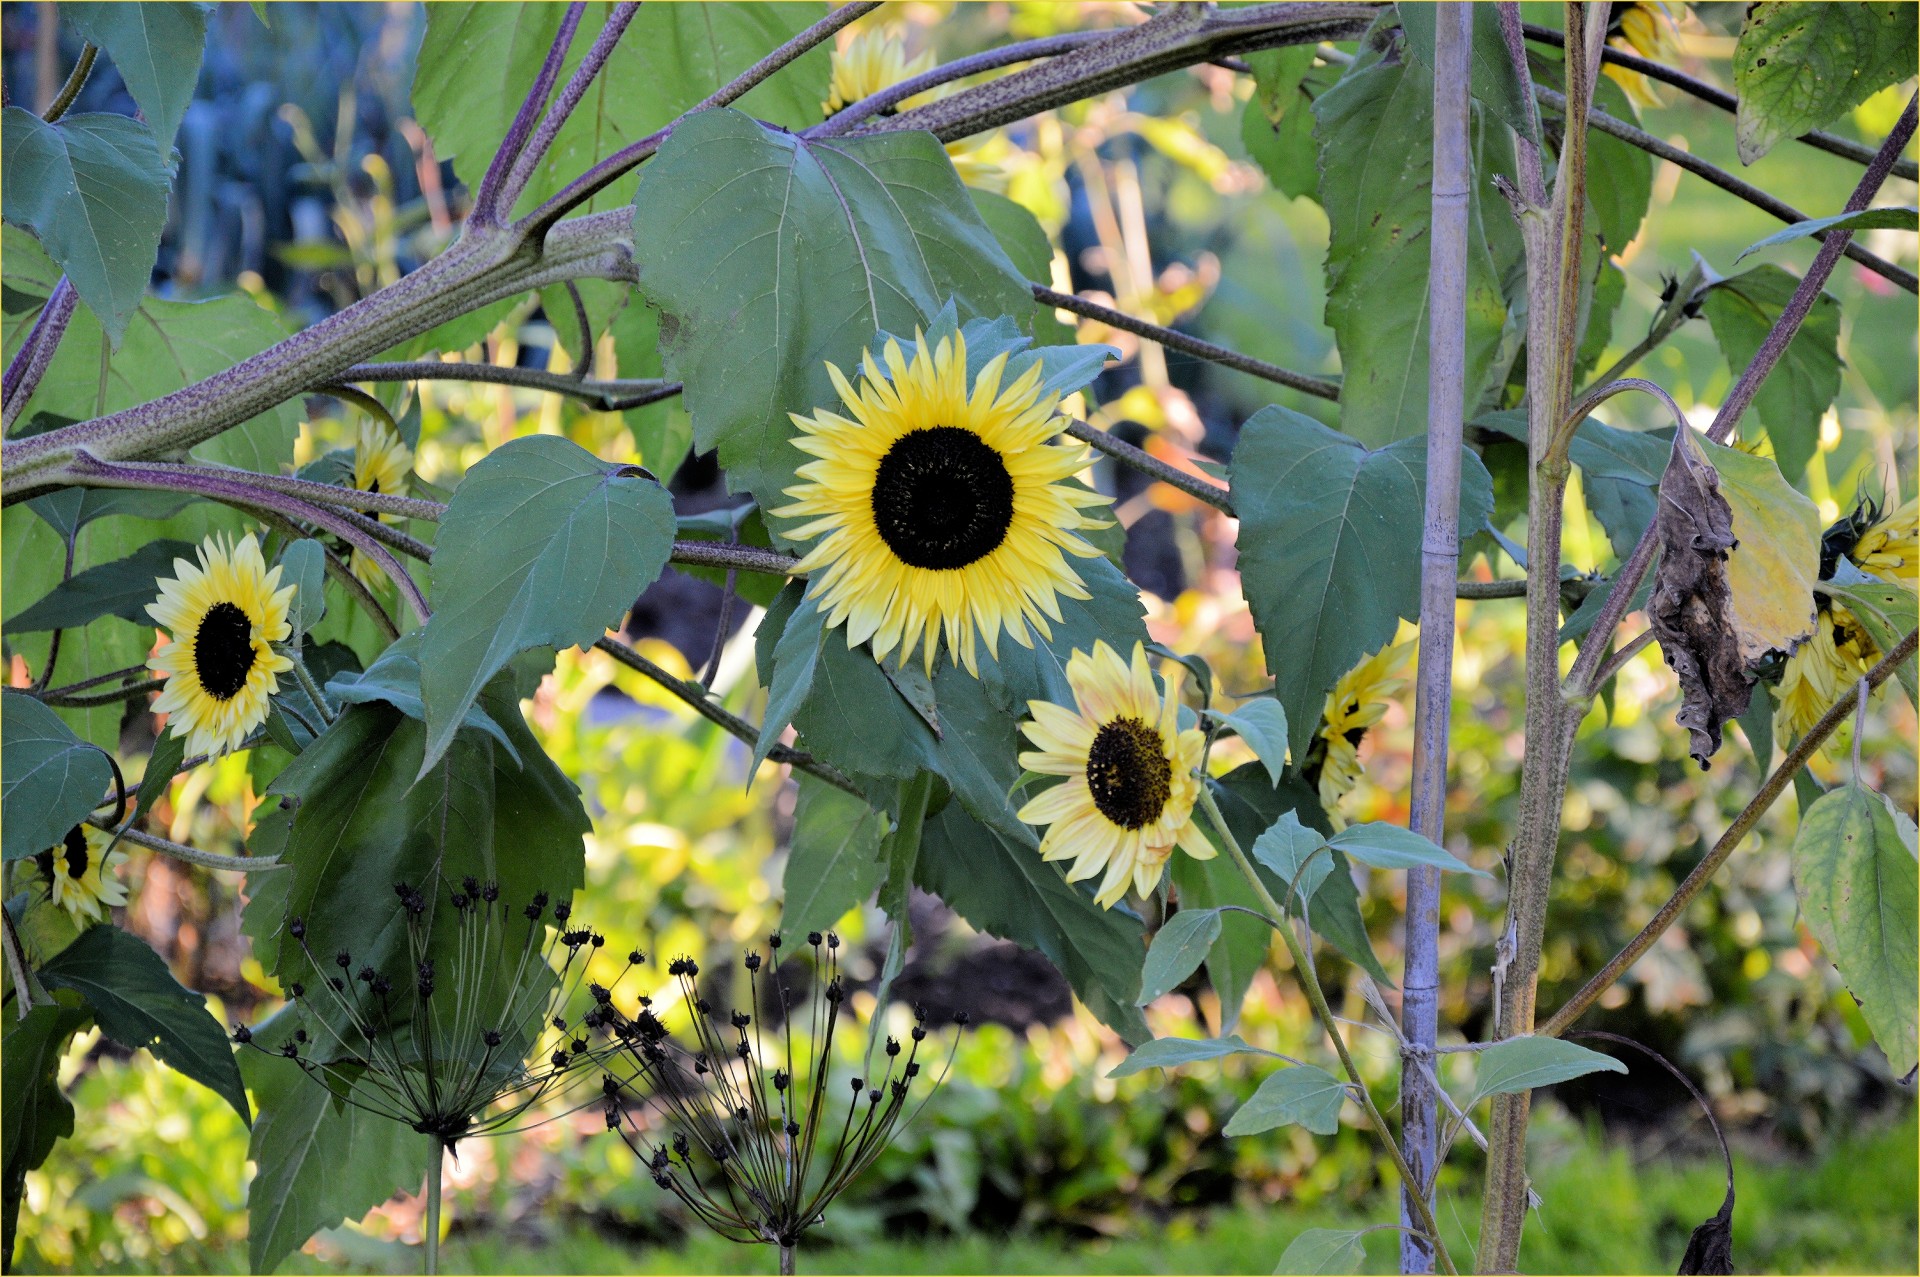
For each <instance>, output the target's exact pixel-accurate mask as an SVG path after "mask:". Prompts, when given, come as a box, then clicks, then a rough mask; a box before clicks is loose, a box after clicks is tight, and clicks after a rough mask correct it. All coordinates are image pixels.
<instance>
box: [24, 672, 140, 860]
mask: <svg viewBox="0 0 1920 1277" xmlns="http://www.w3.org/2000/svg"><path fill="white" fill-rule="evenodd" d="M0 705H4V706H5V709H4V711H0V810H3V811H5V812H6V819H5V820H4V821H0V854H4V858H5V859H7V860H18V859H20V858H21V857H22V856H36V855H38V854H40V853H41V852H43V851H45V850H46V849H47V848H49V847H51V846H53V845H54V844H55V843H58V842H59V841H60V840H61V839H62V838H65V837H66V836H67V831H68V830H69V829H72V828H73V827H74V826H75V825H77V824H79V823H80V822H81V821H82V820H83V819H85V818H86V815H87V813H88V812H90V811H92V810H93V808H94V806H95V805H96V804H98V803H99V802H100V800H101V799H103V798H105V797H106V796H107V794H108V792H109V791H110V790H111V789H112V787H113V767H112V765H111V764H110V763H109V761H108V758H107V755H106V754H105V752H103V751H102V750H100V749H97V748H95V747H94V746H92V745H89V744H87V743H85V742H84V741H82V740H81V739H80V738H79V737H77V736H75V735H74V734H73V730H72V729H71V728H69V727H68V726H67V725H66V724H65V723H63V722H61V721H60V718H59V716H58V715H57V714H55V713H54V712H53V711H52V710H50V709H48V708H47V707H46V706H45V705H42V704H41V703H40V702H39V701H37V700H35V699H33V697H31V696H28V695H27V694H26V693H24V692H8V693H6V694H5V695H4V696H0Z"/></svg>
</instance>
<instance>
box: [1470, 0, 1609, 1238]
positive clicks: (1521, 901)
mask: <svg viewBox="0 0 1920 1277" xmlns="http://www.w3.org/2000/svg"><path fill="white" fill-rule="evenodd" d="M1566 15H1567V37H1568V38H1567V65H1566V75H1567V90H1568V93H1567V100H1566V107H1565V110H1566V114H1567V131H1566V138H1565V141H1564V142H1563V144H1562V146H1561V150H1560V166H1559V170H1558V172H1557V174H1556V175H1555V179H1554V185H1553V191H1552V195H1551V201H1550V203H1549V205H1548V207H1547V208H1546V209H1545V210H1538V209H1537V206H1535V208H1530V209H1528V210H1527V211H1526V212H1524V213H1523V214H1522V216H1521V218H1520V229H1521V234H1522V237H1523V240H1524V242H1525V246H1526V258H1527V281H1528V283H1527V287H1528V304H1527V352H1528V359H1527V455H1528V461H1529V465H1530V470H1531V473H1530V481H1529V484H1528V502H1527V563H1528V568H1527V646H1526V678H1527V706H1526V746H1525V753H1524V756H1523V758H1522V761H1521V775H1520V801H1519V810H1518V812H1517V813H1516V816H1515V831H1514V837H1513V841H1512V842H1511V843H1510V844H1509V846H1508V849H1507V893H1508V898H1507V924H1506V929H1505V932H1504V934H1503V936H1502V939H1501V942H1500V948H1499V953H1498V956H1497V958H1496V963H1497V965H1496V968H1495V988H1496V990H1498V1002H1499V1005H1498V1006H1497V1007H1496V1008H1495V1015H1496V1026H1497V1027H1496V1030H1495V1036H1497V1037H1502V1038H1506V1037H1513V1036H1515V1035H1517V1034H1521V1033H1526V1032H1528V1031H1529V1030H1531V1028H1532V1027H1533V1014H1534V996H1535V994H1534V990H1535V984H1536V982H1537V980H1538V977H1539V965H1540V945H1541V940H1542V937H1543V935H1544V932H1545V928H1546V912H1547V898H1548V895H1549V893H1550V891H1551V888H1552V884H1553V862H1554V857H1555V854H1556V852H1557V851H1558V848H1559V834H1560V809H1561V805H1562V801H1563V799H1564V797H1565V789H1566V770H1565V767H1564V765H1563V760H1562V758H1561V755H1560V749H1559V744H1560V735H1561V723H1562V720H1563V719H1564V718H1565V717H1566V715H1567V713H1568V707H1567V705H1566V703H1565V702H1564V701H1563V700H1562V699H1561V697H1560V666H1559V650H1560V642H1559V629H1560V580H1559V569H1560V533H1561V517H1562V509H1563V505H1564V502H1565V498H1566V486H1567V475H1568V465H1567V460H1566V457H1565V453H1564V450H1559V451H1558V452H1556V449H1555V447H1554V444H1555V441H1556V436H1557V435H1558V433H1559V429H1560V426H1561V424H1562V423H1563V422H1564V421H1565V420H1566V417H1567V413H1568V409H1569V407H1570V406H1571V405H1570V400H1571V399H1572V395H1573V386H1572V361H1573V356H1574V350H1575V347H1576V345H1577V341H1576V337H1577V331H1576V330H1577V324H1578V308H1579V292H1580V278H1579V276H1580V253H1581V247H1582V243H1581V241H1582V237H1583V233H1584V223H1585V218H1584V210H1585V207H1586V187H1587V182H1586V155H1587V149H1586V138H1587V120H1586V117H1587V109H1588V107H1589V105H1590V103H1591V101H1592V93H1593V73H1594V63H1595V60H1596V59H1595V54H1596V52H1597V50H1598V47H1599V45H1600V44H1601V43H1602V42H1603V40H1604V36H1605V24H1606V9H1605V6H1604V5H1596V6H1594V8H1593V11H1592V12H1591V13H1589V11H1588V10H1587V9H1586V8H1585V7H1584V6H1582V5H1581V4H1579V3H1578V2H1577V0H1573V2H1570V3H1568V4H1567V6H1566ZM1589 23H1591V24H1593V25H1594V26H1596V27H1598V28H1599V29H1598V30H1589ZM1503 33H1504V35H1505V36H1506V42H1507V44H1508V48H1509V52H1510V53H1511V52H1512V49H1513V45H1514V42H1515V41H1514V34H1515V33H1514V31H1513V29H1512V22H1511V21H1510V20H1509V21H1506V22H1503ZM1515 71H1516V73H1517V74H1519V75H1520V76H1521V77H1522V78H1521V85H1522V87H1523V88H1525V87H1530V84H1531V81H1530V78H1529V76H1528V72H1527V70H1526V67H1525V59H1524V57H1521V58H1518V59H1515ZM1522 149H1523V150H1524V149H1525V148H1524V147H1523V148H1522ZM1523 174H1524V170H1523ZM1527 1102H1528V1097H1527V1095H1526V1094H1525V1093H1522V1094H1520V1095H1517V1096H1500V1097H1497V1098H1496V1100H1495V1103H1494V1110H1493V1125H1492V1130H1491V1132H1490V1135H1489V1140H1488V1151H1487V1180H1486V1192H1485V1197H1484V1201H1483V1205H1482V1215H1481V1223H1480V1252H1479V1262H1480V1267H1481V1269H1482V1271H1487V1270H1492V1271H1496V1272H1504V1271H1507V1270H1509V1269H1511V1268H1512V1267H1513V1266H1514V1264H1515V1263H1516V1262H1517V1260H1518V1256H1519V1249H1520V1231H1521V1228H1522V1226H1523V1225H1524V1223H1525V1221H1526V1209H1527V1196H1526V1190H1527V1179H1526V1130H1527Z"/></svg>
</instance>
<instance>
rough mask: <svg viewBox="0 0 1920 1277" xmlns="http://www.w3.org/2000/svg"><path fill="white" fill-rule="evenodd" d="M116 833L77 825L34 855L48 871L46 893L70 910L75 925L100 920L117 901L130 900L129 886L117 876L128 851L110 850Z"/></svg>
mask: <svg viewBox="0 0 1920 1277" xmlns="http://www.w3.org/2000/svg"><path fill="white" fill-rule="evenodd" d="M112 842H113V835H112V834H109V833H104V832H102V831H101V830H98V829H95V828H94V827H93V826H91V825H75V826H74V827H73V828H72V829H69V830H68V831H67V836H66V837H65V838H64V839H62V840H61V842H60V845H59V846H58V847H54V848H52V849H51V850H48V851H43V852H41V853H40V854H39V855H38V856H36V857H34V860H35V862H36V863H37V864H38V865H39V867H40V871H41V872H42V873H43V874H45V875H46V879H47V896H48V898H49V899H50V900H52V901H53V903H54V904H56V905H58V906H59V907H60V908H62V909H65V910H66V911H67V916H68V917H70V918H72V919H73V922H74V925H75V926H85V925H86V924H87V923H88V922H99V921H101V920H103V919H104V918H105V917H106V911H107V910H108V909H110V908H112V907H113V906H114V905H124V904H125V903H127V889H126V887H125V886H123V885H122V884H121V882H120V880H119V879H118V878H116V877H115V876H114V873H113V871H114V868H115V866H117V865H119V864H121V863H122V862H124V861H125V860H126V858H127V856H126V853H125V852H123V851H121V850H120V849H119V848H118V847H115V848H114V849H113V850H112V851H108V850H107V847H108V845H109V844H111V843H112Z"/></svg>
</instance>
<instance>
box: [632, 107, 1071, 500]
mask: <svg viewBox="0 0 1920 1277" xmlns="http://www.w3.org/2000/svg"><path fill="white" fill-rule="evenodd" d="M633 230H634V242H635V243H636V244H644V245H645V246H646V248H645V250H644V251H642V252H641V253H640V254H639V257H640V288H641V291H642V292H643V293H645V294H646V296H647V299H648V300H649V301H650V302H651V303H652V304H653V305H655V306H657V307H659V308H660V310H661V311H662V312H663V315H664V318H663V320H662V325H661V333H662V341H661V348H662V353H663V355H664V357H665V362H666V370H667V375H668V376H670V377H673V378H675V379H676V380H679V381H682V382H684V383H686V387H687V391H686V403H687V409H688V411H689V412H691V413H692V414H693V429H694V442H695V446H696V447H698V448H701V449H707V448H713V447H716V446H717V447H719V449H720V460H721V463H722V464H723V465H725V466H726V468H727V474H728V481H729V482H730V483H731V484H732V485H733V486H734V487H735V488H736V489H743V488H744V489H745V490H747V491H750V492H752V493H753V494H754V496H755V497H756V498H757V499H758V500H759V501H760V504H761V505H762V506H763V507H765V508H768V509H771V508H773V507H775V506H777V505H780V504H782V501H783V497H782V489H784V488H785V487H787V486H788V485H789V484H790V483H791V482H792V476H793V472H794V470H795V469H796V468H797V467H798V465H799V464H800V462H802V461H804V460H805V456H804V454H802V453H801V452H800V451H799V450H798V449H796V448H794V447H793V446H792V445H791V444H790V442H789V440H790V439H791V438H792V437H793V435H794V433H795V428H794V426H793V425H792V423H791V422H790V421H789V420H788V418H787V414H788V413H790V412H802V413H804V412H809V411H811V410H813V409H814V408H817V407H822V406H831V405H837V404H838V403H839V396H838V395H837V394H836V393H835V392H834V388H833V383H832V382H831V380H830V379H829V378H828V376H827V373H826V369H825V364H826V363H827V362H829V361H831V362H832V363H835V364H837V365H839V366H840V367H841V368H842V369H843V370H847V371H851V370H852V369H853V368H854V367H855V366H856V364H857V363H858V361H859V358H860V352H861V351H862V350H863V349H865V348H866V347H867V345H868V343H870V342H871V341H872V340H873V338H874V335H875V334H876V333H878V332H881V331H883V330H884V331H889V332H895V333H906V334H910V333H912V332H913V330H914V328H915V326H916V325H926V324H928V323H930V322H931V321H932V319H933V318H934V316H935V315H936V314H938V313H939V311H940V309H941V307H942V305H943V304H944V303H946V302H947V301H948V299H950V298H951V299H954V300H955V301H956V302H957V305H958V310H959V314H960V317H961V318H962V319H970V318H973V317H976V316H998V315H1014V316H1019V317H1021V319H1022V321H1023V324H1024V323H1030V322H1031V316H1032V314H1033V312H1034V302H1033V296H1032V292H1031V290H1030V287H1029V285H1028V284H1027V282H1026V281H1025V280H1024V279H1023V278H1022V277H1021V275H1020V272H1019V271H1018V270H1016V269H1015V268H1014V265H1013V263H1012V262H1011V261H1009V260H1008V259H1007V255H1006V253H1005V252H1003V251H1002V250H1001V248H1000V245H999V244H998V243H997V242H996V241H995V240H994V237H993V234H992V232H991V231H989V230H988V229H987V227H986V226H985V225H984V224H983V223H982V222H981V220H980V215H979V213H978V212H976V211H975V209H974V206H973V201H972V200H971V199H970V198H969V197H968V195H967V192H966V188H965V187H963V186H961V184H960V179H959V178H958V177H956V176H955V175H954V172H953V166H952V164H951V163H950V162H949V161H948V160H947V157H946V153H945V152H944V151H942V150H941V149H940V145H939V143H937V142H936V141H934V139H933V138H932V137H930V136H928V135H927V134H924V133H907V132H900V133H887V134H882V135H879V136H875V137H866V138H836V139H831V140H823V141H818V142H813V141H808V140H807V139H805V138H803V137H799V136H797V135H795V134H791V133H783V132H780V131H778V130H774V129H769V128H766V127H764V126H762V125H761V124H759V123H757V122H756V121H754V120H753V119H751V118H749V117H748V116H746V115H743V114H741V113H739V112H737V111H705V112H702V113H701V114H699V115H697V116H694V117H693V118H692V119H690V120H688V121H686V122H685V123H684V124H682V125H680V126H679V127H678V128H676V129H675V130H674V132H673V136H672V137H671V138H669V139H668V140H667V142H666V144H665V145H664V146H663V147H661V149H660V153H659V154H658V155H656V156H655V157H654V158H653V160H652V161H651V162H650V163H648V164H647V165H646V167H645V168H644V169H643V170H642V175H641V180H640V189H639V191H638V192H637V193H636V195H635V196H634V219H633ZM719 242H725V243H727V244H728V245H730V246H731V247H730V248H729V249H728V251H726V252H724V253H716V252H714V251H713V245H714V244H715V243H719Z"/></svg>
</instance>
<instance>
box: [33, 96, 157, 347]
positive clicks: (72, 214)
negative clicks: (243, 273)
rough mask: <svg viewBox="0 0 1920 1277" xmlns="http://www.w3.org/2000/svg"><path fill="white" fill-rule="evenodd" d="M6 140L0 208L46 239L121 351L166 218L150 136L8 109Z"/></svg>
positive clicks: (138, 128) (110, 123)
mask: <svg viewBox="0 0 1920 1277" xmlns="http://www.w3.org/2000/svg"><path fill="white" fill-rule="evenodd" d="M0 134H4V140H3V141H0V154H4V164H3V167H4V170H5V171H4V175H3V176H0V189H3V191H4V193H3V194H0V209H4V214H5V217H6V219H7V221H9V222H11V223H13V224H14V225H15V226H23V227H25V228H26V229H28V230H30V231H32V232H33V233H34V234H35V235H37V236H39V237H40V243H41V244H42V245H43V246H44V247H45V248H46V250H47V255H48V256H50V257H52V258H53V260H54V261H55V262H58V263H59V265H60V268H61V269H62V270H64V271H65V272H66V273H67V277H68V278H69V279H71V280H72V281H73V287H74V290H75V291H76V292H78V293H79V294H80V300H81V301H83V302H85V303H86V304H87V305H88V307H90V308H91V309H92V311H93V313H94V314H95V315H96V316H98V317H99V319H100V322H101V324H102V325H104V326H105V328H106V331H107V335H108V337H109V338H111V339H112V341H113V345H114V348H115V349H118V348H119V346H120V339H121V337H122V336H124V335H125V333H126V331H127V320H128V319H130V318H131V317H132V315H133V312H134V310H135V309H136V308H137V307H138V306H139V305H140V295H141V294H142V293H143V292H145V291H146V287H147V277H148V276H149V275H150V274H152V272H153V263H154V259H155V258H156V257H158V256H159V253H160V228H161V226H162V225H163V224H164V223H165V222H166V220H167V180H168V173H167V165H166V162H165V160H164V159H163V157H162V156H161V153H160V152H159V150H158V149H156V147H155V146H154V140H153V130H152V129H150V128H148V127H147V126H146V125H145V124H142V123H141V122H140V121H138V120H134V119H129V118H128V117H127V116H124V115H108V114H104V113H99V112H94V113H89V114H85V115H69V116H65V117H63V118H62V119H60V120H58V121H56V122H55V123H52V124H48V123H47V122H46V121H45V120H42V119H41V118H40V117H39V116H37V115H35V114H34V113H33V112H31V111H26V110H22V109H21V108H20V107H17V106H10V107H8V108H7V109H6V111H5V113H4V122H3V123H0Z"/></svg>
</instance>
